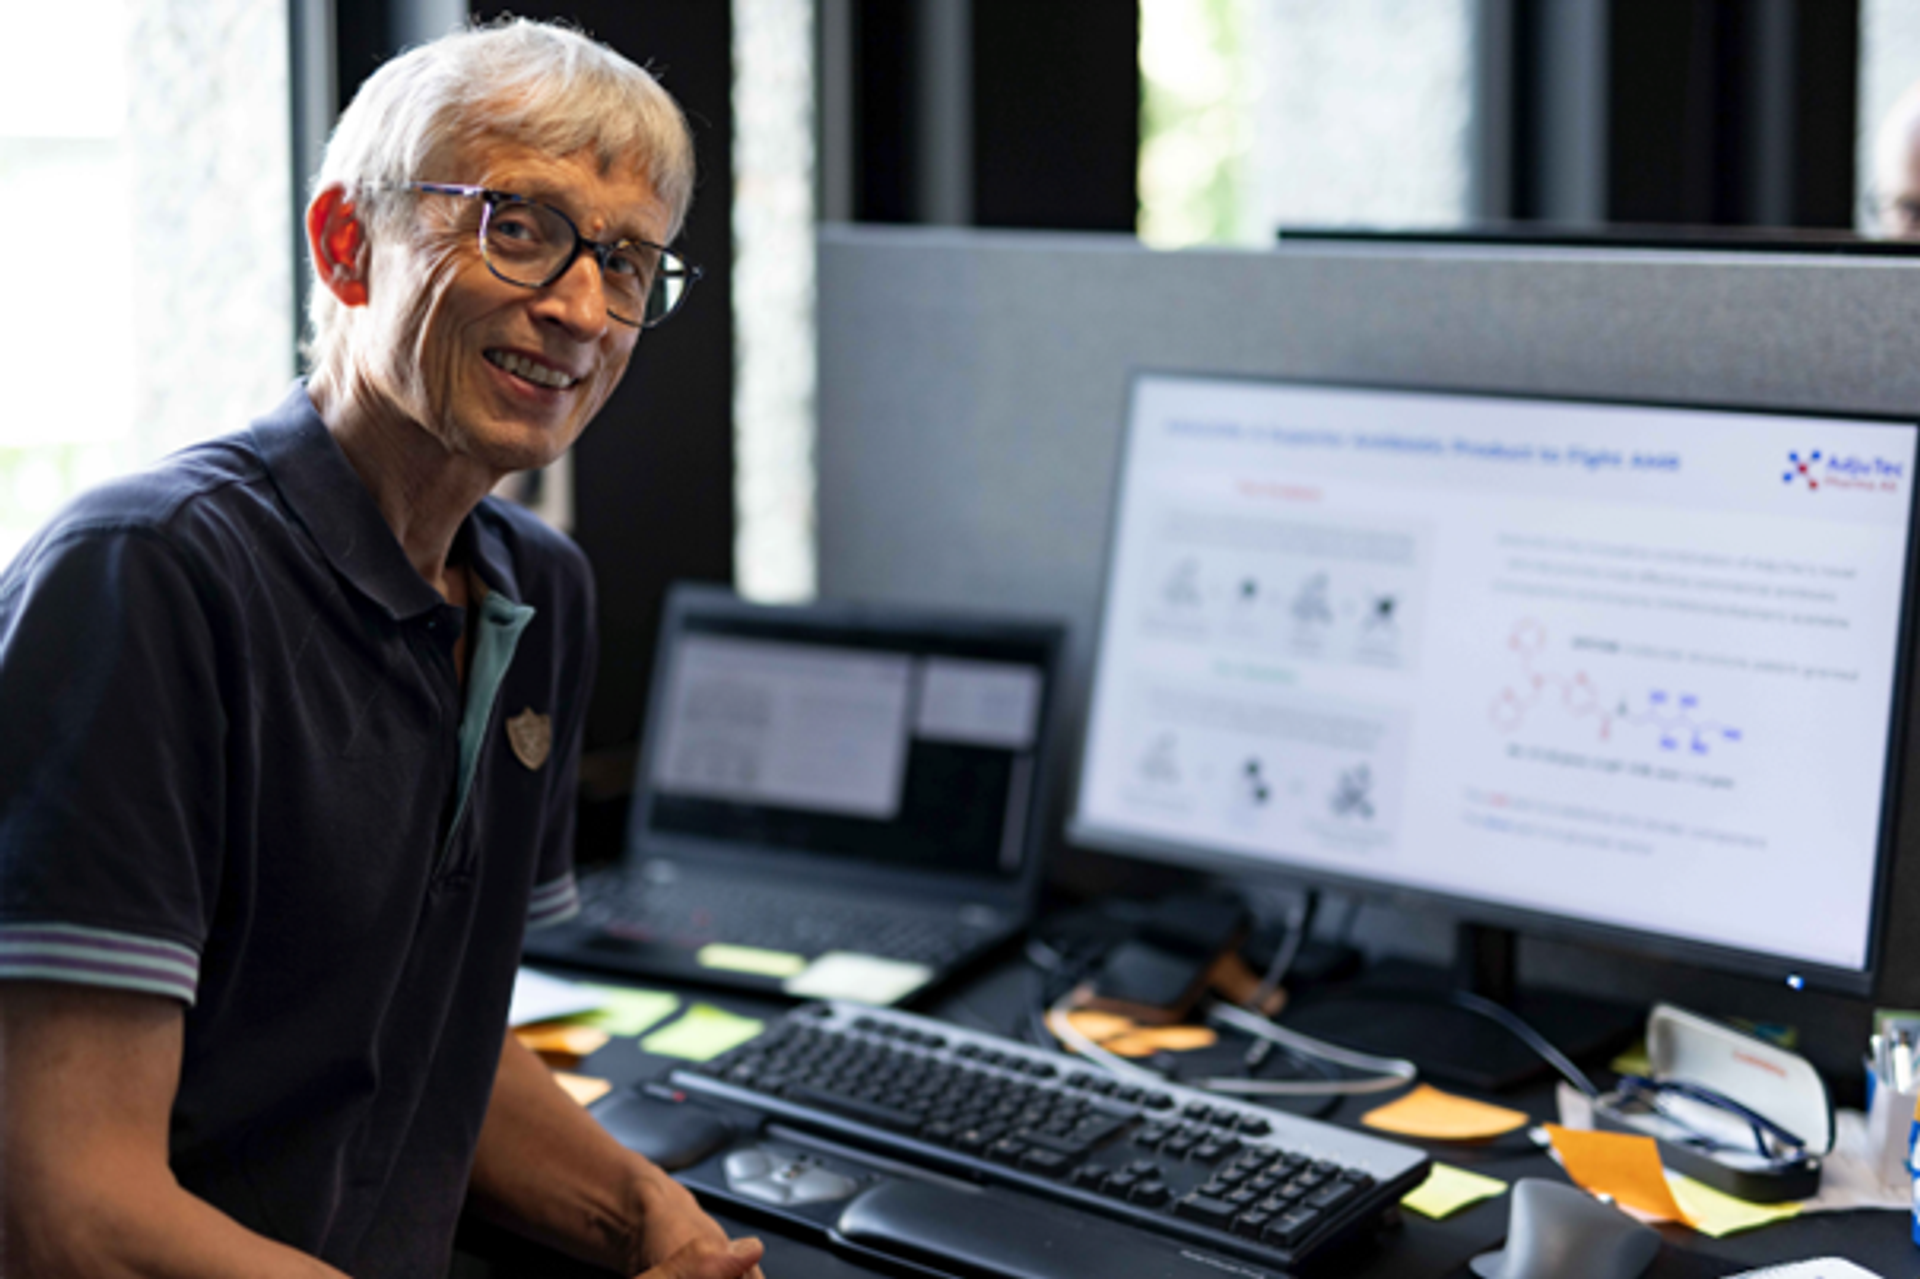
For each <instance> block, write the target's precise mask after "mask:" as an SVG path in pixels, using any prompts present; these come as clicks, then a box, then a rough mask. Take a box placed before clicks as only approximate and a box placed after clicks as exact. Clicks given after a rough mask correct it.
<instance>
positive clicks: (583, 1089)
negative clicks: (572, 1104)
mask: <svg viewBox="0 0 1920 1279" xmlns="http://www.w3.org/2000/svg"><path fill="white" fill-rule="evenodd" d="M553 1081H554V1082H555V1083H557V1084H559V1085H560V1086H561V1087H562V1088H564V1089H566V1092H567V1096H569V1097H571V1098H573V1099H574V1100H575V1101H577V1102H579V1103H580V1104H581V1105H583V1106H585V1105H588V1104H589V1103H591V1102H595V1101H598V1100H599V1099H600V1098H602V1097H604V1096H606V1095H607V1094H608V1093H610V1092H612V1091H613V1085H612V1084H610V1083H608V1082H607V1081H606V1080H604V1079H595V1078H594V1077H593V1076H592V1075H576V1074H574V1073H573V1072H571V1071H566V1070H556V1071H554V1072H553Z"/></svg>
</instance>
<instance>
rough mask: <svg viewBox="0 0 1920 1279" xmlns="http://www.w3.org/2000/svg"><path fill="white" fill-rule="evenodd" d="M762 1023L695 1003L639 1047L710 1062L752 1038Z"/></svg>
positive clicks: (689, 1059)
mask: <svg viewBox="0 0 1920 1279" xmlns="http://www.w3.org/2000/svg"><path fill="white" fill-rule="evenodd" d="M763 1024H764V1023H762V1022H759V1021H756V1020H755V1019H754V1018H752V1017H742V1016H740V1015H738V1014H737V1013H730V1012H728V1011H727V1010H726V1009H724V1008H715V1007H714V1006H713V1005H712V1004H695V1005H693V1006H692V1007H691V1008H689V1009H687V1011H686V1012H684V1013H682V1014H680V1019H679V1020H678V1021H675V1022H673V1023H672V1024H671V1025H669V1026H667V1027H666V1028H665V1029H664V1030H656V1031H654V1032H653V1033H652V1034H651V1035H648V1036H647V1037H646V1038H645V1039H643V1040H641V1041H640V1047H641V1048H642V1049H643V1050H645V1051H646V1052H650V1053H653V1054H654V1055H656V1056H660V1057H680V1058H684V1059H685V1060H687V1061H711V1060H713V1059H714V1058H715V1057H718V1056H719V1055H720V1054H721V1053H723V1052H725V1051H727V1049H729V1048H732V1047H734V1046H735V1045H736V1044H744V1043H746V1042H747V1041H748V1040H749V1039H752V1038H753V1037H754V1036H755V1035H757V1034H759V1033H760V1029H761V1026H762V1025H763Z"/></svg>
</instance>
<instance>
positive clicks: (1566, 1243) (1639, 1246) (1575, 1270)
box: [1467, 1177, 1660, 1279]
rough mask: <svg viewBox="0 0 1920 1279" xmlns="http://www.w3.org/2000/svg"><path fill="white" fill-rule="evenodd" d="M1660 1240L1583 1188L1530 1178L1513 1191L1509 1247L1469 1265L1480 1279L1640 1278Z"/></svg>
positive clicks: (1508, 1234)
mask: <svg viewBox="0 0 1920 1279" xmlns="http://www.w3.org/2000/svg"><path fill="white" fill-rule="evenodd" d="M1659 1251H1660V1236H1659V1235H1657V1234H1655V1233H1654V1232H1653V1231H1652V1230H1649V1229H1648V1228H1647V1227H1645V1226H1643V1225H1641V1224H1640V1223H1639V1222H1637V1221H1635V1220H1634V1219H1633V1218H1632V1217H1629V1216H1627V1214H1626V1213H1624V1212H1621V1211H1620V1210H1619V1209H1618V1208H1615V1207H1612V1206H1610V1205H1608V1204H1603V1203H1601V1202H1600V1201H1599V1200H1598V1199H1595V1198H1594V1197H1593V1196H1592V1195H1589V1194H1588V1193H1587V1192H1586V1191H1584V1190H1581V1189H1580V1188H1578V1187H1577V1186H1568V1185H1563V1184H1561V1183H1560V1182H1557V1181H1541V1180H1538V1179H1537V1178H1531V1177H1530V1178H1527V1179H1526V1180H1524V1181H1520V1182H1518V1183H1516V1184H1515V1185H1514V1187H1513V1197H1512V1207H1511V1208H1510V1209H1509V1210H1508V1216H1507V1246H1506V1247H1505V1248H1503V1249H1501V1250H1500V1251H1499V1252H1488V1253H1482V1254H1481V1255H1480V1256H1478V1257H1475V1258H1474V1259H1473V1260H1472V1261H1470V1262H1468V1263H1467V1265H1468V1267H1469V1268H1470V1269H1471V1270H1472V1271H1473V1273H1474V1274H1476V1275H1478V1276H1480V1279H1637V1276H1639V1275H1640V1274H1642V1273H1644V1272H1645V1271H1646V1269H1647V1267H1648V1266H1650V1265H1652V1264H1653V1259H1654V1257H1655V1256H1656V1255H1657V1254H1658V1253H1659Z"/></svg>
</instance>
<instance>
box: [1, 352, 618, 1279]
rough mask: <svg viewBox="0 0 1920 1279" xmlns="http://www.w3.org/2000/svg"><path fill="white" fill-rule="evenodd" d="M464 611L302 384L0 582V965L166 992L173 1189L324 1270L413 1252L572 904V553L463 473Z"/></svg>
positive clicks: (441, 1223) (457, 1187)
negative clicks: (420, 560) (468, 627)
mask: <svg viewBox="0 0 1920 1279" xmlns="http://www.w3.org/2000/svg"><path fill="white" fill-rule="evenodd" d="M456 559H464V560H465V561H466V562H467V563H469V564H470V565H471V566H472V567H473V569H474V570H475V572H476V573H477V575H478V576H479V578H480V579H481V580H482V581H483V582H484V586H485V597H484V600H483V602H482V604H481V606H480V607H479V608H478V609H477V610H476V611H475V614H474V616H475V618H476V624H477V626H478V628H479V633H477V634H476V635H475V636H474V637H473V639H472V641H471V642H470V644H469V661H468V670H469V676H468V681H467V688H466V690H465V691H464V692H463V689H462V686H461V683H460V681H459V679H458V678H457V676H456V673H455V669H454V664H453V656H452V652H453V648H452V646H453V643H454V640H455V638H456V636H457V635H459V633H460V632H461V629H462V627H463V625H464V624H465V614H464V612H463V610H461V609H457V608H454V607H451V606H449V605H448V604H447V603H446V602H445V601H444V600H443V599H442V598H441V597H440V596H439V594H438V593H437V592H435V591H434V590H433V589H432V588H431V587H429V586H428V585H427V583H426V582H425V581H424V580H423V579H422V578H421V577H420V575H419V574H418V573H416V572H415V571H414V569H413V567H412V565H411V564H410V563H409V562H408V560H407V558H406V556H405V554H404V553H403V551H402V549H401V547H400V545H399V543H398V541H397V540H396V539H395V537H394V535H393V533H392V531H391V530H390V529H389V528H388V526H387V524H386V522H385V520H384V519H383V518H382V517H381V514H380V512H379V509H378V508H377V507H376V506H375V504H374V502H373V498H372V496H371V494H370V493H369V492H368V491H367V489H366V488H365V486H364V485H362V484H361V482H360V480H359V477H358V476H357V475H356V474H355V473H354V471H353V470H352V468H351V467H350V466H349V465H348V463H347V460H346V458H345V456H344V455H343V454H342V453H341V452H340V450H339V448H338V447H337V446H336V445H335V443H334V441H333V438H332V436H331V435H330V434H329V433H328V431H327V430H326V427H325V426H324V424H323V423H322V422H321V420H320V418H319V415H318V414H317V413H316V412H315V410H314V408H313V405H312V403H311V401H310V400H309V399H308V398H307V395H306V391H305V389H304V387H300V386H296V387H295V388H294V390H293V393H292V394H291V395H289V397H288V398H287V400H286V401H285V402H284V403H283V404H281V405H280V407H279V408H278V409H276V410H275V411H274V412H273V413H271V414H270V415H268V416H267V417H265V418H262V419H261V420H259V421H257V422H255V423H254V424H253V426H252V428H251V429H250V430H248V431H246V432H243V433H241V434H238V435H234V436H230V437H228V438H225V439H220V440H215V441H212V442H209V443H206V444H201V445H196V446H194V447H192V448H189V449H187V450H185V451H183V452H181V453H178V454H175V455H174V456H172V457H170V458H168V459H167V460H165V461H164V462H162V463H160V464H159V465H158V466H156V467H155V468H153V469H152V470H149V471H147V472H145V473H142V474H139V475H135V476H131V477H129V478H126V479H123V480H120V481H117V482H115V483H112V484H110V485H108V486H106V487H104V488H101V489H98V490H96V491H94V492H92V493H89V494H87V495H86V496H84V497H82V498H80V499H79V500H78V501H76V502H75V503H74V504H73V505H72V506H70V507H69V508H67V509H66V510H65V511H64V512H62V513H61V514H60V515H59V516H58V517H57V518H55V520H54V521H53V522H52V523H51V524H50V525H48V526H47V528H45V529H44V530H42V531H41V532H40V533H39V534H37V535H36V536H35V538H34V539H33V540H32V541H31V542H30V543H29V544H28V545H27V546H26V548H25V549H24V550H23V551H22V552H21V553H20V555H19V557H18V558H17V559H16V560H15V561H14V563H13V564H12V566H11V567H9V568H8V569H7V571H6V573H5V575H4V576H3V577H0V725H4V726H5V730H4V732H0V979H6V978H14V979H20V978H28V979H43V980H55V981H71V982H79V983H85V984H92V985H101V986H113V987H119V988H122V989H128V990H137V991H147V992H151V993H154V994H157V995H161V996H165V997H170V998H174V999H178V1000H180V1001H181V1002H182V1003H184V1004H186V1005H187V1009H186V1014H185V1016H186V1024H185V1059H184V1062H183V1067H182V1073H181V1079H180V1089H179V1095H178V1098H177V1100H176V1102H175V1104H174V1109H173V1122H172V1145H171V1151H172V1164H173V1169H174V1172H175V1174H176V1176H178V1178H179V1179H180V1181H181V1183H182V1184H183V1185H184V1186H185V1187H186V1188H187V1189H189V1190H191V1191H193V1192H194V1193H196V1194H198V1195H201V1196H202V1197H204V1198H206V1199H207V1200H209V1201H211V1202H212V1203H213V1204H215V1205H216V1206H218V1207H219V1208H220V1209H222V1210H223V1211H225V1212H227V1213H229V1214H230V1215H232V1216H233V1217H235V1218H237V1219H238V1220H239V1221H240V1222H241V1223H242V1224H243V1225H246V1226H248V1227H249V1228H251V1229H253V1230H256V1231H259V1232H260V1233H262V1234H265V1235H269V1236H271V1237H273V1238H275V1239H279V1240H282V1241H284V1242H285V1243H288V1244H290V1245H292V1246H294V1247H296V1248H300V1249H302V1250H304V1251H307V1252H309V1253H312V1254H315V1255H317V1256H319V1257H322V1258H324V1259H325V1260H327V1261H328V1262H331V1263H332V1264H334V1265H336V1266H339V1267H341V1268H342V1269H344V1270H346V1271H348V1272H349V1273H351V1274H354V1275H356V1276H361V1277H362V1279H365V1277H366V1276H372V1275H387V1274H393V1275H399V1274H424V1273H429V1272H432V1273H439V1272H440V1271H442V1270H444V1268H445V1266H446V1262H447V1256H448V1252H449V1249H450V1244H451V1239H452V1235H453V1228H454V1224H455V1220H456V1218H457V1216H458V1213H459V1210H460V1206H461V1203H462V1200H463V1197H464V1194H465V1190H466V1183H467V1175H468V1172H469V1169H470V1166H471V1162H472V1157H473V1150H474V1144H475V1140H476V1138H477V1136H478V1134H479V1130H480V1123H481V1119H482V1117H483V1115H484V1113H485V1109H486V1104H487V1099H488V1096H489V1093H490V1091H491V1088H492V1083H493V1077H494V1072H495V1068H496V1066H497V1064H498V1060H499V1053H500V1046H501V1040H502V1036H503V1035H504V1033H505V1026H506V1015H507V1004H508V1000H509V997H510V994H511V989H512V984H513V975H514V970H515V967H516V965H517V963H518V959H519V955H520V942H521V937H522V934H523V931H524V929H525V928H526V927H527V926H528V925H529V923H533V924H538V923H542V922H548V921H550V920H555V919H559V918H563V917H565V916H566V915H567V914H570V913H571V912H572V909H573V907H574V892H573V878H572V872H571V845H572V835H573V809H574V805H573V793H574V785H575V778H576V770H577V764H578V757H579V743H580V734H581V729H582V724H583V720H584V716H585V712H586V701H587V694H588V691H589V688H590V685H591V681H592V676H593V650H592V644H593V639H592V636H593V624H592V615H593V599H592V589H591V584H590V583H591V579H590V575H589V572H588V568H587V565H586V562H585V559H584V557H583V556H582V555H581V554H580V552H579V550H578V549H577V548H576V547H575V546H574V545H573V544H572V543H571V542H569V541H567V540H566V539H565V538H563V537H561V536H560V535H559V534H557V533H555V532H553V531H552V530H551V529H549V528H547V527H546V526H545V525H544V524H542V523H540V522H539V521H538V520H536V519H535V518H534V517H532V516H531V515H529V514H527V513H525V512H523V511H520V510H518V509H517V508H514V507H511V506H509V505H506V504H503V503H499V502H496V501H493V500H491V499H489V500H488V501H486V502H483V503H482V504H481V506H480V507H479V508H478V509H477V510H476V511H475V512H474V513H473V514H472V515H471V516H470V517H469V518H468V519H467V521H466V523H465V525H464V526H463V527H462V529H461V532H460V535H459V538H458V541H457V543H456Z"/></svg>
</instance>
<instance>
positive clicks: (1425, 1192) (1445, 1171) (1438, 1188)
mask: <svg viewBox="0 0 1920 1279" xmlns="http://www.w3.org/2000/svg"><path fill="white" fill-rule="evenodd" d="M1505 1193H1507V1183H1506V1182H1504V1181H1502V1180H1500V1179H1499V1178H1498V1177H1483V1176H1481V1175H1480V1174H1479V1173H1477V1172H1468V1171H1467V1170H1466V1169H1464V1168H1455V1167H1453V1166H1452V1165H1450V1164H1435V1165H1434V1166H1433V1171H1432V1172H1430V1173H1428V1174H1427V1179H1426V1180H1425V1181H1423V1182H1421V1183H1420V1188H1419V1189H1418V1190H1415V1191H1414V1192H1413V1193H1411V1194H1409V1195H1407V1196H1406V1197H1405V1198H1404V1199H1402V1200H1401V1201H1400V1202H1401V1203H1403V1204H1405V1205H1406V1206H1407V1207H1409V1208H1411V1209H1413V1210H1414V1211H1415V1212H1417V1213H1419V1214H1421V1215H1422V1216H1424V1217H1432V1218H1433V1219H1434V1220H1435V1221H1438V1220H1440V1218H1442V1217H1451V1216H1452V1215H1453V1214H1454V1213H1456V1212H1459V1211H1460V1210H1461V1209H1462V1208H1464V1207H1466V1206H1467V1205H1468V1204H1477V1203H1479V1202H1480V1201H1481V1200H1482V1199H1491V1198H1493V1197H1494V1196H1495V1195H1504V1194H1505Z"/></svg>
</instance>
